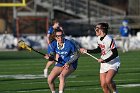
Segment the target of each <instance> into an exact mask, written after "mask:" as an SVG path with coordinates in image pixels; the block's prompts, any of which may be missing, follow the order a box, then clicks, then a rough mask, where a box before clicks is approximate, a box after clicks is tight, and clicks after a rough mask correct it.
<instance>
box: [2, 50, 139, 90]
mask: <svg viewBox="0 0 140 93" xmlns="http://www.w3.org/2000/svg"><path fill="white" fill-rule="evenodd" d="M42 52H44V51H42ZM44 53H45V52H44ZM119 55H120V59H121V67H120V69H119V73H118V74H117V76H116V77H115V78H114V80H115V81H116V84H117V87H118V90H119V93H139V92H140V51H139V50H137V51H130V52H127V53H122V52H119ZM95 56H96V57H99V55H95ZM46 61H47V60H45V59H44V58H43V57H42V56H41V55H39V54H37V53H34V52H31V53H29V52H27V51H17V52H0V93H50V90H49V87H48V84H47V79H45V78H44V77H43V69H44V67H45V64H46ZM52 67H53V66H52ZM52 67H51V68H52ZM51 68H50V70H51ZM25 77H28V78H25ZM58 84H59V81H58V79H57V80H56V86H57V90H58ZM128 85H129V86H128ZM132 85H133V86H132ZM65 93H103V92H102V90H101V87H100V83H99V63H97V62H96V61H95V60H94V59H92V58H91V57H89V56H87V55H82V56H81V57H80V59H79V65H78V69H77V70H76V71H75V72H74V73H73V74H72V75H71V76H70V77H69V78H68V79H67V80H66V88H65Z"/></svg>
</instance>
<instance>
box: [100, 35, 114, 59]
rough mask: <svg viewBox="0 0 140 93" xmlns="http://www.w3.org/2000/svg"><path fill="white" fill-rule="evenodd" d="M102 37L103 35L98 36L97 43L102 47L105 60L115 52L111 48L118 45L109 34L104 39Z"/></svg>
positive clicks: (102, 55)
mask: <svg viewBox="0 0 140 93" xmlns="http://www.w3.org/2000/svg"><path fill="white" fill-rule="evenodd" d="M100 38H101V37H100V36H98V38H97V43H98V46H99V47H100V48H101V58H102V59H103V60H105V59H107V58H109V57H110V56H111V55H112V54H113V53H112V51H111V50H112V49H114V48H116V45H115V42H114V40H113V38H112V37H110V36H108V35H106V36H105V37H104V39H103V40H100Z"/></svg>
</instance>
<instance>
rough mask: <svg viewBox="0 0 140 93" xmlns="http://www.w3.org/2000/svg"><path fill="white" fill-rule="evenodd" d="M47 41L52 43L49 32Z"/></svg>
mask: <svg viewBox="0 0 140 93" xmlns="http://www.w3.org/2000/svg"><path fill="white" fill-rule="evenodd" d="M47 43H48V44H50V34H47Z"/></svg>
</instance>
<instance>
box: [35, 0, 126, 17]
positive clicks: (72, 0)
mask: <svg viewBox="0 0 140 93" xmlns="http://www.w3.org/2000/svg"><path fill="white" fill-rule="evenodd" d="M37 1H38V0H37ZM39 1H40V2H39ZM39 1H38V4H39V5H41V4H42V5H43V6H44V7H50V8H53V9H55V10H60V11H63V12H66V13H69V14H73V15H75V16H79V17H81V18H88V17H102V16H113V15H114V16H117V15H125V11H122V10H119V9H116V8H113V7H109V6H106V5H103V4H101V3H98V2H96V1H94V0H39Z"/></svg>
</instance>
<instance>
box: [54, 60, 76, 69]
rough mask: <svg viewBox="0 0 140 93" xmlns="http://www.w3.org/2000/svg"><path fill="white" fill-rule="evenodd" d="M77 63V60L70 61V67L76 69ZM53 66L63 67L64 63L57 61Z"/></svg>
mask: <svg viewBox="0 0 140 93" xmlns="http://www.w3.org/2000/svg"><path fill="white" fill-rule="evenodd" d="M77 65H78V61H75V62H73V63H72V67H73V68H74V69H75V70H76V69H77ZM55 66H57V67H63V66H64V64H63V63H62V64H61V63H57V64H56V65H55Z"/></svg>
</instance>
